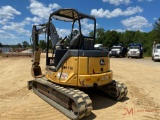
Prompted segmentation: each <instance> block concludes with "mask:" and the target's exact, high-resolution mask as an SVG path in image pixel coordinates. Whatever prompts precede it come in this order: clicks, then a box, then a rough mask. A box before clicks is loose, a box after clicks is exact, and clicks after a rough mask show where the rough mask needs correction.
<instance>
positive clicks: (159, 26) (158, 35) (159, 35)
mask: <svg viewBox="0 0 160 120" xmlns="http://www.w3.org/2000/svg"><path fill="white" fill-rule="evenodd" d="M153 27H154V28H153V31H154V32H155V33H154V34H155V42H159V43H160V18H159V19H158V20H157V21H156V22H155V23H154V25H153Z"/></svg>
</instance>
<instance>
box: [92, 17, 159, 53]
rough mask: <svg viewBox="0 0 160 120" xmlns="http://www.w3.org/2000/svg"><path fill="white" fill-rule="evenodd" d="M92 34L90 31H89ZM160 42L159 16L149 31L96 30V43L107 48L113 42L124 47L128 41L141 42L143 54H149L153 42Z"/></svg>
mask: <svg viewBox="0 0 160 120" xmlns="http://www.w3.org/2000/svg"><path fill="white" fill-rule="evenodd" d="M90 34H92V32H91V33H90ZM154 41H155V42H156V43H160V18H159V19H158V20H157V21H156V22H155V23H154V24H153V29H152V30H151V31H150V32H142V31H139V30H138V31H129V30H126V31H125V32H117V31H114V30H112V31H111V30H107V31H105V30H104V29H103V28H98V29H97V31H96V43H100V44H103V45H104V46H105V47H107V48H109V49H110V48H111V47H112V46H113V45H115V44H120V43H121V44H123V45H125V46H126V47H127V46H129V44H130V43H141V44H142V45H143V51H144V55H145V56H151V53H152V45H153V42H154Z"/></svg>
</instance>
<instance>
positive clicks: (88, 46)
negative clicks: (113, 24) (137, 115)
mask: <svg viewBox="0 0 160 120" xmlns="http://www.w3.org/2000/svg"><path fill="white" fill-rule="evenodd" d="M58 21H60V22H62V23H61V24H59V25H61V26H65V25H66V24H63V22H64V23H67V25H68V26H71V31H70V35H69V36H68V38H66V37H65V39H61V41H60V38H59V35H58V32H57V31H58V30H59V29H58V28H56V27H55V26H54V24H53V23H57V22H58ZM88 29H90V30H91V32H88V31H87V30H88ZM60 32H61V31H60V30H59V33H60ZM42 33H44V34H45V36H46V43H47V44H46V49H45V50H46V74H45V75H43V74H42V71H41V67H40V55H41V52H40V50H39V47H38V46H39V39H40V34H42ZM95 38H96V19H95V17H93V16H91V15H86V14H83V13H81V12H78V11H77V10H75V9H59V10H57V11H55V12H53V13H51V14H50V16H49V20H48V22H47V23H46V24H40V25H33V27H32V41H33V52H34V55H33V61H32V62H33V64H32V68H31V74H32V76H33V77H34V80H31V81H28V89H29V90H30V89H33V92H34V93H35V94H37V95H38V96H39V97H40V98H42V99H43V100H45V101H46V102H47V103H49V104H50V105H52V106H53V107H55V108H56V109H58V110H59V111H60V112H62V113H63V114H65V115H66V116H67V117H69V118H70V119H73V120H77V119H82V118H84V117H86V116H88V115H90V113H91V111H92V109H93V107H92V100H91V99H90V97H89V95H88V94H87V93H85V92H84V91H83V89H90V88H93V89H94V88H95V89H100V90H102V92H103V93H105V94H106V95H109V96H111V97H112V98H114V99H115V100H121V99H123V98H125V97H126V95H127V92H128V90H127V87H126V86H125V84H124V83H119V82H117V81H115V80H113V79H112V78H113V72H112V70H111V69H110V58H109V51H108V50H106V49H96V48H94V45H95Z"/></svg>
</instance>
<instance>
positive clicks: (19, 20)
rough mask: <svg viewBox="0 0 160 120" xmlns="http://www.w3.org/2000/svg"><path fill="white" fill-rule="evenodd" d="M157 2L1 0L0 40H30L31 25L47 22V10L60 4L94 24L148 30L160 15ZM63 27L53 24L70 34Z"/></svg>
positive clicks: (118, 28) (111, 28) (52, 9)
mask: <svg viewBox="0 0 160 120" xmlns="http://www.w3.org/2000/svg"><path fill="white" fill-rule="evenodd" d="M159 5H160V0H1V1H0V42H1V43H2V44H18V43H22V42H23V41H28V42H29V43H30V36H31V29H32V25H33V24H40V23H45V22H47V21H48V17H49V14H50V13H51V12H53V11H55V10H57V9H60V8H74V9H76V10H78V11H80V12H83V13H86V14H90V15H93V16H95V17H96V19H97V27H98V28H101V27H102V28H104V29H105V30H116V31H119V32H123V31H125V30H140V31H144V32H149V31H151V30H152V29H153V24H154V23H155V21H156V20H157V19H158V18H159V17H160V7H159ZM88 24H89V23H88ZM85 25H86V26H87V22H86V23H85ZM63 27H64V26H63V25H62V26H60V25H59V26H56V28H57V31H58V33H59V35H60V36H64V35H65V34H66V35H67V34H69V31H70V28H69V27H64V28H63ZM88 29H89V28H88ZM86 31H87V29H86Z"/></svg>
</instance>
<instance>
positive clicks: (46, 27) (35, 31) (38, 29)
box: [31, 23, 59, 78]
mask: <svg viewBox="0 0 160 120" xmlns="http://www.w3.org/2000/svg"><path fill="white" fill-rule="evenodd" d="M40 34H47V35H48V37H49V38H50V40H51V41H52V48H54V47H55V45H56V43H57V42H58V39H59V36H58V34H57V31H56V28H55V27H54V25H53V24H52V23H46V24H39V25H33V27H32V42H33V54H34V55H33V64H32V68H31V74H32V76H33V77H34V78H37V77H42V71H41V67H40V66H39V64H40V55H41V52H40V50H39V47H38V46H39V44H38V43H39V35H40ZM47 44H48V42H47ZM47 50H48V45H47Z"/></svg>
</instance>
